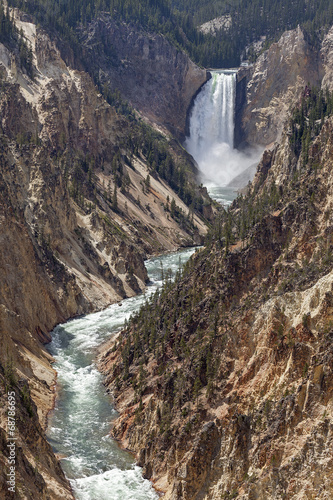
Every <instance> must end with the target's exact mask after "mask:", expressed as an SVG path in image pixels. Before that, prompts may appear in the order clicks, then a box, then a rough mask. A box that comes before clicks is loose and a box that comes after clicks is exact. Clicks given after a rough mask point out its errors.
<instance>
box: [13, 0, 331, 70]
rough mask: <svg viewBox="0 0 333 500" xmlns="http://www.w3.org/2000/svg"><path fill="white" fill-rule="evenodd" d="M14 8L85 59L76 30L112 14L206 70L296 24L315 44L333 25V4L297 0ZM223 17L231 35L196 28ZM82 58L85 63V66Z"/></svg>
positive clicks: (103, 1) (234, 62) (156, 0)
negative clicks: (155, 34)
mask: <svg viewBox="0 0 333 500" xmlns="http://www.w3.org/2000/svg"><path fill="white" fill-rule="evenodd" d="M9 4H10V5H12V6H16V7H19V8H20V9H21V10H23V11H27V12H29V13H30V14H32V15H33V16H34V18H35V20H36V21H37V22H39V23H41V24H42V25H44V26H45V27H47V28H49V29H53V30H55V31H56V32H58V33H59V34H61V36H64V37H65V38H66V39H67V41H68V42H70V44H71V47H72V48H73V50H74V52H75V53H76V56H77V57H78V58H80V56H82V48H81V47H80V43H79V40H78V34H77V31H76V28H77V26H78V25H79V24H83V25H87V24H89V22H90V21H91V20H92V19H94V18H95V17H96V16H98V15H99V14H100V13H102V12H103V13H105V12H106V13H111V15H112V16H113V17H115V18H116V19H118V20H119V21H125V22H128V23H135V24H137V25H139V26H141V27H143V28H144V29H148V30H149V31H151V32H159V33H163V34H165V35H166V36H167V37H168V38H169V39H170V40H171V41H172V42H173V43H174V44H176V45H177V46H178V47H181V48H183V49H185V50H186V51H187V52H188V53H189V55H190V56H191V57H192V59H193V60H195V61H196V62H197V63H199V64H201V65H203V66H205V67H232V66H238V65H239V63H240V57H241V55H242V54H244V50H245V47H246V46H247V45H249V44H251V43H252V42H253V41H257V40H258V39H260V37H261V36H266V37H267V42H268V41H271V40H274V39H276V37H277V36H279V35H280V34H282V33H283V32H284V31H285V30H287V29H293V28H295V27H296V26H297V25H298V24H300V25H302V26H303V28H305V30H306V32H307V34H308V36H309V37H310V38H312V39H315V38H316V37H317V36H318V35H320V31H321V30H325V29H326V28H327V27H328V26H330V24H331V23H332V21H333V1H332V0H329V1H321V2H317V1H315V0H310V1H309V0H298V1H293V2H289V1H288V0H280V1H279V2H274V1H273V0H256V1H251V2H248V1H247V0H237V1H233V2H226V1H225V0H220V1H217V0H210V1H209V2H205V3H204V5H203V4H202V2H201V3H200V2H199V4H200V5H198V2H196V1H195V0H187V1H186V2H179V1H177V0H170V1H168V0H140V2H136V1H135V0H126V1H124V0H80V1H76V0H71V1H68V2H67V1H60V2H57V3H56V4H54V2H52V1H50V0H38V1H32V0H28V1H25V0H24V1H22V0H10V2H9ZM222 15H229V16H230V17H231V19H232V22H231V26H230V27H229V28H228V30H220V31H218V32H217V33H215V34H203V33H201V32H200V31H199V30H198V29H197V26H198V25H199V24H200V23H201V22H204V21H209V20H210V19H212V18H214V17H218V16H222ZM83 62H84V61H83V58H82V57H81V63H83Z"/></svg>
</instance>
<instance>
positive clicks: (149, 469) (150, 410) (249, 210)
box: [101, 118, 333, 500]
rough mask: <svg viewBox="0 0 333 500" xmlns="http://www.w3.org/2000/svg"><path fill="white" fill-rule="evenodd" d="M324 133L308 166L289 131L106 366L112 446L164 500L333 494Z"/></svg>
mask: <svg viewBox="0 0 333 500" xmlns="http://www.w3.org/2000/svg"><path fill="white" fill-rule="evenodd" d="M332 133H333V119H332V118H328V119H326V121H325V123H324V124H323V127H322V129H321V132H320V133H319V135H318V136H317V137H316V138H314V139H313V141H312V143H311V145H310V148H309V152H308V161H305V160H304V157H302V155H301V156H297V155H295V153H294V149H293V146H292V145H291V144H292V143H291V139H290V130H289V128H287V129H286V130H285V132H284V133H283V135H282V138H281V142H280V144H278V145H276V146H275V148H273V150H272V151H269V152H266V153H265V154H264V156H263V159H262V162H261V163H260V165H259V168H258V172H257V175H256V177H255V180H254V182H253V185H252V188H251V189H250V191H249V193H248V194H247V196H245V197H243V198H241V199H239V200H238V201H237V202H235V203H234V205H233V206H232V208H231V211H230V212H229V214H224V215H223V214H222V216H221V220H220V222H219V221H217V224H216V227H215V230H214V233H213V235H212V242H211V243H210V244H208V246H207V248H206V249H205V250H203V251H202V252H200V253H198V254H197V255H196V257H195V258H194V260H193V262H192V263H190V264H189V265H188V266H187V269H186V271H185V274H184V277H183V278H181V279H178V280H177V281H176V283H175V284H174V285H168V286H167V289H166V290H165V291H164V292H163V293H162V294H161V296H160V297H158V298H155V299H154V300H153V303H152V305H151V306H147V307H146V308H145V310H143V311H142V312H141V314H139V315H137V317H136V318H134V320H133V322H132V324H131V325H130V327H129V328H128V329H127V330H126V331H125V332H123V334H122V336H121V337H120V338H118V339H117V344H116V346H115V347H113V348H110V347H109V348H108V349H107V350H106V352H105V353H104V355H103V356H102V357H101V367H102V368H103V370H104V371H105V373H106V375H107V378H106V384H107V386H108V388H109V389H110V391H112V393H113V394H114V395H115V401H116V405H117V407H118V408H119V410H120V413H121V414H120V417H119V419H118V422H117V423H116V425H115V426H114V428H113V430H112V432H113V435H114V436H115V437H116V438H117V439H119V440H120V441H121V442H123V443H124V445H125V446H127V447H129V448H131V449H133V450H134V451H135V452H136V453H137V457H138V460H139V463H140V464H141V465H143V466H144V471H145V474H146V476H147V477H149V478H151V479H152V480H153V481H154V483H155V484H156V486H157V488H160V489H162V490H163V491H165V492H166V494H165V498H167V499H173V500H176V499H188V500H190V499H191V500H194V499H207V500H208V499H209V500H215V499H220V498H225V499H231V498H239V499H244V500H245V499H262V500H263V499H265V500H266V499H272V500H273V499H274V500H277V499H292V498H302V499H303V498H309V499H310V498H316V499H317V498H318V499H329V498H331V497H332V495H333V482H332V467H333V462H332V455H331V452H330V449H331V446H332V429H333V413H332V411H333V407H332V387H333V386H332V384H333V378H332V335H333V331H332V324H333V323H332V321H333V317H332V312H333V310H332V263H333V258H332V255H333V253H332V252H333V241H332V224H333V220H332V208H333V206H332V200H333V198H332V193H333V191H332V190H333V184H332V173H331V165H332V157H333V142H332V137H333V134H332ZM138 338H140V339H141V342H140V343H139V344H138V340H137V339H138ZM126 367H127V368H126ZM124 373H126V375H124Z"/></svg>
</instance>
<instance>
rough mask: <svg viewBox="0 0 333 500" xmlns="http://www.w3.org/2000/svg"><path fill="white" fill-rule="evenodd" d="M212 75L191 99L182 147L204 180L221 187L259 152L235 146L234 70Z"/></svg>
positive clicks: (246, 165) (209, 184) (241, 170)
mask: <svg viewBox="0 0 333 500" xmlns="http://www.w3.org/2000/svg"><path fill="white" fill-rule="evenodd" d="M211 74H212V78H211V79H210V80H209V81H208V82H207V83H206V84H205V85H204V86H203V87H202V89H201V91H200V92H199V94H198V95H197V97H196V99H195V101H194V104H193V108H192V111H191V114H190V124H189V132H190V135H189V137H187V138H186V141H185V144H184V146H185V148H186V149H187V151H188V152H189V153H190V154H191V155H192V156H193V158H194V159H195V160H196V162H197V164H198V166H199V170H200V172H201V174H202V181H203V183H204V184H205V185H207V186H208V187H212V186H215V187H216V186H219V187H221V186H227V185H228V184H229V183H230V181H232V179H234V178H235V177H237V176H238V175H240V174H241V173H242V172H244V171H245V170H246V169H248V168H249V167H250V166H251V165H253V163H254V162H255V161H256V160H257V159H258V152H257V151H256V152H255V153H254V152H251V153H249V152H247V153H246V154H245V153H242V152H240V151H238V150H237V149H234V128H235V98H236V75H237V71H234V70H224V71H212V72H211ZM245 183H246V182H245Z"/></svg>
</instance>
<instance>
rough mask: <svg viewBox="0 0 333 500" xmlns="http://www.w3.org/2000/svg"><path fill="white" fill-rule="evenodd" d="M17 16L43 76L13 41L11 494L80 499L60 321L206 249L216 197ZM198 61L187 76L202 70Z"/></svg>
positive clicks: (5, 165) (0, 308) (1, 70)
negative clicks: (58, 410)
mask: <svg viewBox="0 0 333 500" xmlns="http://www.w3.org/2000/svg"><path fill="white" fill-rule="evenodd" d="M14 14H15V23H16V26H17V27H18V29H19V30H22V33H23V36H24V38H25V40H26V41H27V42H28V43H29V44H30V45H31V47H32V66H33V74H32V75H30V76H29V75H28V73H27V71H26V69H25V67H24V66H23V64H22V63H21V61H20V58H19V55H18V51H17V49H15V47H14V46H12V47H11V48H10V49H9V48H8V47H6V46H4V45H2V44H0V86H1V95H0V117H1V123H0V241H1V249H0V276H1V278H0V331H1V336H0V353H1V356H0V379H1V393H0V399H1V412H0V432H1V445H0V446H1V451H2V454H1V458H0V464H1V471H2V472H1V486H0V488H1V490H0V491H1V495H2V496H1V498H9V499H10V498H15V499H16V498H38V499H39V498H40V499H44V498H45V499H46V498H52V499H57V498H72V493H71V490H70V487H69V483H68V481H67V480H66V479H65V477H64V475H63V473H62V471H61V468H60V466H59V463H58V461H57V459H56V458H55V456H54V454H53V452H52V449H51V447H50V446H49V444H48V443H47V441H46V439H45V437H44V430H43V429H45V426H46V421H47V414H48V412H49V410H50V409H51V408H52V405H53V400H54V386H55V382H56V373H55V371H54V369H53V368H52V358H51V356H50V355H49V354H48V353H47V351H46V350H45V348H44V346H43V344H45V343H47V342H49V341H50V340H51V336H50V331H51V330H52V329H53V327H54V326H55V325H56V324H58V323H60V322H64V321H66V320H67V319H68V318H70V317H73V316H76V315H80V314H84V313H87V312H92V311H95V310H97V309H101V308H103V307H106V306H107V305H108V304H110V303H114V302H116V301H119V300H121V299H122V298H124V297H129V296H133V295H134V294H137V293H141V292H142V291H143V290H144V288H145V284H146V282H147V272H146V269H145V266H144V259H146V258H147V257H148V256H150V255H153V254H156V253H159V252H165V251H168V250H175V249H176V248H178V247H180V246H188V245H193V244H199V243H200V242H201V241H202V238H203V236H204V234H205V232H206V222H205V219H204V218H203V216H202V215H200V214H199V213H198V212H196V209H195V208H194V205H193V203H194V204H196V203H197V202H198V203H201V204H202V203H203V200H204V199H205V198H206V201H207V203H206V205H207V206H206V207H205V210H206V214H208V215H209V214H210V211H209V206H208V205H209V200H208V196H207V194H206V193H205V192H204V191H203V190H200V189H199V188H197V187H195V182H194V178H195V167H194V165H193V163H192V161H191V159H190V157H189V155H187V154H186V152H185V151H183V149H182V148H181V147H180V146H179V144H178V143H177V142H176V141H175V140H174V139H172V138H170V137H165V136H164V137H163V136H161V135H158V134H157V133H155V135H153V133H152V132H149V131H147V130H148V129H146V128H145V129H142V128H140V125H139V124H137V125H135V123H137V122H135V120H133V119H132V120H133V121H131V119H129V118H127V117H125V116H124V115H121V114H120V113H118V112H117V111H116V109H115V108H114V107H112V106H111V105H110V104H108V103H107V102H106V100H105V99H104V97H103V96H102V95H101V94H100V93H99V91H98V89H97V88H96V86H95V85H94V82H93V80H92V78H91V76H90V75H88V74H87V73H85V72H83V71H78V70H75V69H73V68H72V67H71V66H69V65H67V64H66V63H65V61H64V60H63V58H62V57H61V54H60V51H59V50H58V47H57V45H56V44H55V42H54V41H51V39H50V38H49V36H48V34H47V33H46V32H45V31H44V30H43V29H41V28H37V27H36V26H35V25H34V24H33V23H32V22H31V20H30V19H29V18H27V16H22V15H21V14H20V12H18V11H15V13H14ZM161 43H162V42H161ZM170 50H171V49H170ZM162 56H163V54H161V57H162ZM163 57H164V56H163ZM184 57H185V56H181V55H179V59H180V60H182V61H183V63H182V64H183V66H182V67H181V68H179V71H180V73H181V72H182V71H183V70H184V71H185V73H186V70H185V69H184V65H186V64H188V65H189V66H191V65H192V63H189V62H188V63H186V61H185V59H184ZM156 58H158V53H157V50H156ZM187 61H188V60H187ZM191 68H192V70H193V71H194V73H195V71H196V70H195V68H194V65H193V66H191ZM192 70H191V71H192ZM199 73H200V72H199ZM163 78H165V79H166V75H165V74H164V76H163ZM185 79H186V77H185ZM200 82H201V80H200V78H199V80H198V84H200ZM191 85H192V88H193V92H194V91H195V90H196V89H195V84H191ZM185 86H186V85H185ZM186 88H187V97H186V98H188V99H190V93H191V87H190V86H189V85H187V87H186ZM162 90H163V89H162ZM178 90H179V89H178ZM158 91H159V89H158V86H157V87H156V93H158ZM179 99H180V98H179V96H178V104H179V106H180V104H181V103H180V100H179ZM183 106H186V104H183ZM143 111H144V110H143ZM149 118H150V119H152V118H154V117H153V116H152V117H149ZM162 119H163V117H162V118H161V120H162ZM166 128H167V127H166ZM135 134H137V137H136V136H135ZM130 139H131V140H132V141H133V143H134V141H136V142H135V144H132V143H130ZM147 144H148V146H149V147H152V148H154V151H153V153H152V154H151V156H152V158H153V157H154V155H156V154H157V153H156V150H157V149H158V148H159V151H163V154H164V155H165V156H164V158H165V161H166V168H168V169H169V170H170V171H171V170H172V171H174V172H178V169H179V168H180V166H181V168H182V169H183V171H184V172H185V173H184V174H183V175H185V177H184V179H183V181H182V190H183V191H182V192H183V193H184V192H185V191H186V192H188V193H189V194H188V196H190V193H192V194H193V196H194V198H193V200H192V201H193V203H192V207H193V208H194V209H192V208H191V210H189V208H188V206H187V205H186V204H185V202H184V201H183V200H182V199H181V197H180V195H179V194H177V193H176V192H175V191H174V190H173V189H172V188H171V187H170V185H169V184H168V182H167V181H166V180H165V179H162V178H161V177H160V176H159V175H158V174H157V173H155V172H153V170H152V165H151V164H150V163H149V162H148V161H147V155H148V146H147ZM160 154H162V153H160ZM186 172H187V173H188V177H187V176H186V175H187V174H186ZM170 175H171V174H170ZM192 188H193V190H192ZM183 198H184V196H183ZM172 200H174V202H175V205H174V206H175V207H176V208H175V210H174V212H173V213H171V210H170V204H171V202H172ZM196 200H197V201H196ZM190 202H191V200H190ZM9 390H10V391H13V392H14V393H15V397H16V404H17V429H16V432H17V435H16V437H17V439H18V440H17V447H18V449H19V450H20V451H19V455H18V458H17V460H18V461H17V464H16V484H17V490H16V493H15V494H12V493H10V492H9V491H8V489H7V484H6V475H5V473H6V470H7V457H8V447H7V444H8V435H6V429H7V417H6V408H7V406H8V401H7V400H6V398H7V392H8V391H9Z"/></svg>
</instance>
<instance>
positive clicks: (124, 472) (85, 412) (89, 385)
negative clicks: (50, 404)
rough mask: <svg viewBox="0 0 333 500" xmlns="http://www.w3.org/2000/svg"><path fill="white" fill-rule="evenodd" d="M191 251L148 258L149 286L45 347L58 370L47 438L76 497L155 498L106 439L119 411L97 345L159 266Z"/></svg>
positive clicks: (133, 306) (133, 305)
mask: <svg viewBox="0 0 333 500" xmlns="http://www.w3.org/2000/svg"><path fill="white" fill-rule="evenodd" d="M193 252H194V249H187V250H184V251H182V252H176V253H171V254H167V255H164V256H161V257H157V258H154V259H150V260H149V261H147V262H146V267H147V270H148V274H149V278H150V284H149V286H148V287H147V291H146V293H145V294H142V295H139V296H136V297H132V298H129V299H125V300H123V301H122V302H121V304H114V305H112V306H110V307H108V308H107V309H106V310H104V311H101V312H98V313H95V314H89V315H87V316H84V317H82V318H78V319H74V320H72V321H69V322H67V323H65V324H63V325H59V326H57V327H56V328H55V329H54V331H53V333H52V338H53V340H52V342H51V344H50V345H49V351H50V353H51V354H52V355H53V357H54V358H55V360H56V363H55V364H54V368H55V369H56V370H57V373H58V379H57V380H58V384H57V400H56V406H55V409H54V411H53V412H52V414H51V415H50V419H49V426H48V430H47V437H48V440H49V442H50V443H51V444H52V446H53V449H54V450H55V452H57V453H59V454H60V455H61V456H62V457H64V458H63V459H62V460H61V464H62V468H63V469H64V471H65V474H66V476H67V477H68V478H69V480H70V482H71V485H72V488H73V491H74V495H75V498H76V499H78V500H156V499H157V498H158V495H157V493H156V492H155V491H154V489H153V488H152V485H151V483H150V482H149V481H148V480H145V479H144V478H143V477H142V470H141V468H140V467H138V466H136V465H135V462H134V459H133V458H132V456H131V455H130V454H129V453H127V452H125V451H123V450H121V449H120V448H119V447H118V445H117V443H116V442H115V441H114V440H113V439H111V437H110V428H111V425H112V421H113V420H115V418H116V417H117V412H116V411H115V409H114V408H113V407H112V405H111V402H110V398H109V396H108V395H107V394H106V392H105V389H104V386H103V383H102V375H101V374H100V373H99V372H98V370H97V369H96V366H95V364H94V358H95V356H96V348H97V347H98V346H100V345H101V344H102V342H103V341H105V340H106V339H108V338H110V337H112V335H114V334H115V333H116V332H118V331H119V330H120V329H121V327H122V326H123V325H124V322H125V319H126V320H128V319H129V317H130V316H131V314H132V313H133V312H135V311H137V310H138V308H139V307H140V306H141V305H142V304H143V303H144V301H145V300H146V299H147V298H148V297H149V296H150V295H151V294H152V293H154V292H155V291H156V290H157V288H159V287H161V286H162V281H161V275H162V267H163V270H164V271H166V270H167V269H170V270H171V272H172V274H173V275H175V273H176V272H177V271H178V269H179V267H180V266H182V265H183V264H184V263H185V262H186V261H187V260H188V259H189V257H190V256H191V255H192V254H193Z"/></svg>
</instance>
